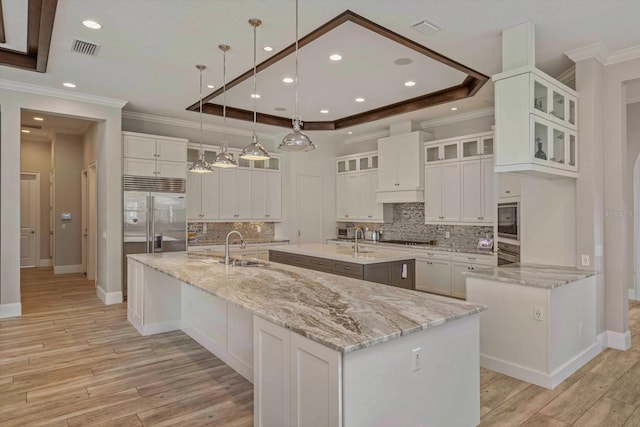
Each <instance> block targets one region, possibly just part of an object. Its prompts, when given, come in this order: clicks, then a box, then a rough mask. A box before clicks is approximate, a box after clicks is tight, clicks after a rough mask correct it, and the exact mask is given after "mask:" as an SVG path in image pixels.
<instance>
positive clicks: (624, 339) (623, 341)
mask: <svg viewBox="0 0 640 427" xmlns="http://www.w3.org/2000/svg"><path fill="white" fill-rule="evenodd" d="M604 334H606V337H607V341H606V342H607V347H611V348H614V349H616V350H622V351H626V350H629V348H630V347H631V331H627V332H625V333H624V334H623V333H620V332H613V331H605V332H604Z"/></svg>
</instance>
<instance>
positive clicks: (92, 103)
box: [0, 80, 125, 308]
mask: <svg viewBox="0 0 640 427" xmlns="http://www.w3.org/2000/svg"><path fill="white" fill-rule="evenodd" d="M63 97H64V98H63ZM124 104H125V103H124V102H122V101H118V100H111V99H107V98H99V97H93V96H88V95H83V94H78V93H73V94H68V92H66V91H58V90H55V89H46V88H40V87H37V86H31V85H23V84H17V83H14V82H10V81H6V80H0V113H1V120H2V123H1V129H0V141H1V144H0V181H1V182H2V186H0V204H1V205H2V206H3V207H4V206H19V203H20V192H19V187H20V185H19V183H20V110H21V109H23V108H24V109H29V110H36V111H42V112H46V113H52V114H65V115H69V116H76V117H81V118H87V119H90V120H97V121H100V124H99V126H100V133H101V134H102V135H103V138H102V140H101V141H100V146H99V151H98V234H99V236H100V238H99V242H98V286H99V287H100V288H101V289H102V290H103V291H104V292H106V293H110V292H119V291H120V289H121V281H122V274H121V269H122V267H121V266H122V258H121V257H122V224H121V208H122V195H121V179H122V178H121V176H122V159H121V158H122V143H121V136H120V134H121V110H122V107H123V106H124ZM0 223H1V224H2V235H1V236H0V265H2V269H1V271H0V308H1V306H2V305H5V304H19V303H20V258H19V251H16V250H15V247H16V244H17V242H18V241H19V237H20V213H19V212H18V210H15V209H2V210H1V213H0Z"/></svg>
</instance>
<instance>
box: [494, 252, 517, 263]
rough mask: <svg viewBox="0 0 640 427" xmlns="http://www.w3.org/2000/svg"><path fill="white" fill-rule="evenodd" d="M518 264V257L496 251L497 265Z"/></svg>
mask: <svg viewBox="0 0 640 427" xmlns="http://www.w3.org/2000/svg"><path fill="white" fill-rule="evenodd" d="M516 262H520V255H517V254H512V253H509V252H504V251H498V265H506V264H514V263H516Z"/></svg>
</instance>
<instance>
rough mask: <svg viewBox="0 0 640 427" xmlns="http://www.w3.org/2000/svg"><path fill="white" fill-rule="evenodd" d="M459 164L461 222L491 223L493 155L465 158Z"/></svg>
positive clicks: (492, 214) (493, 206)
mask: <svg viewBox="0 0 640 427" xmlns="http://www.w3.org/2000/svg"><path fill="white" fill-rule="evenodd" d="M460 165H461V180H462V185H461V190H462V199H461V200H462V211H461V214H462V215H461V216H462V218H461V221H462V222H486V223H493V221H494V219H495V215H494V213H493V212H494V210H495V201H494V197H493V185H494V177H495V173H494V171H493V168H494V166H493V157H487V158H483V159H477V160H467V161H464V162H461V163H460Z"/></svg>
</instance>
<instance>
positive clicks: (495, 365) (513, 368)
mask: <svg viewBox="0 0 640 427" xmlns="http://www.w3.org/2000/svg"><path fill="white" fill-rule="evenodd" d="M602 349H603V346H602V344H601V343H600V342H599V341H596V342H594V343H593V344H591V345H590V346H589V347H587V348H586V349H585V350H583V351H582V352H580V353H579V354H577V355H576V356H575V357H573V358H572V359H570V360H568V361H567V362H566V363H565V364H564V365H562V366H561V367H560V368H558V369H556V370H555V371H554V372H552V373H546V372H542V371H538V370H536V369H531V368H528V367H526V366H522V365H518V364H515V363H512V362H507V361H506V360H502V359H498V358H496V357H492V356H485V355H483V354H481V355H480V366H482V367H483V368H486V369H490V370H492V371H496V372H499V373H501V374H505V375H509V376H510V377H514V378H518V379H520V380H522V381H526V382H528V383H531V384H535V385H537V386H540V387H544V388H548V389H550V390H553V389H554V388H556V387H557V386H558V385H559V384H560V383H562V381H564V380H566V379H567V378H569V377H570V376H571V374H573V373H574V372H576V371H577V370H578V369H580V367H581V366H583V365H584V364H585V363H587V362H588V361H589V360H591V359H593V358H594V357H596V356H597V355H598V354H599V353H600V352H601V351H602Z"/></svg>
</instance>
